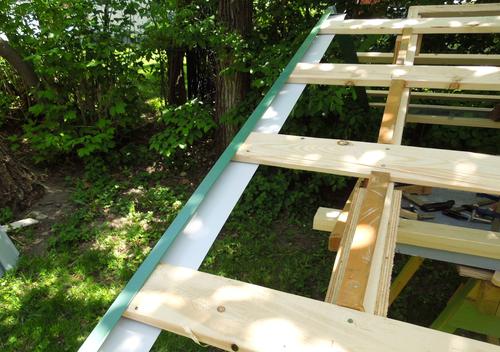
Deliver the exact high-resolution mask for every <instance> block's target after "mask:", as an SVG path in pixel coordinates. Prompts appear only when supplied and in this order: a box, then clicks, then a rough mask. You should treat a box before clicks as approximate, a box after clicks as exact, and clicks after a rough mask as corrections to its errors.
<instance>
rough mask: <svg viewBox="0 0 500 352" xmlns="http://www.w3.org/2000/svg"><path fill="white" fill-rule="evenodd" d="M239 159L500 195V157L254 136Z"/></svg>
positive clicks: (327, 140)
mask: <svg viewBox="0 0 500 352" xmlns="http://www.w3.org/2000/svg"><path fill="white" fill-rule="evenodd" d="M234 159H235V160H236V161H242V162H248V163H254V164H262V165H269V166H277V167H284V168H290V169H299V170H305V171H313V172H323V173H330V174H337V175H343V176H353V177H364V178H366V177H369V175H370V173H371V172H372V171H379V172H387V173H390V174H391V181H393V182H402V183H408V184H416V185H421V186H432V187H441V188H448V189H457V190H465V191H469V192H483V193H491V194H500V187H499V185H498V180H499V179H500V157H498V156H493V155H486V154H479V153H470V152H462V151H453V150H443V149H432V148H419V147H410V146H400V145H383V144H376V143H367V142H355V141H344V140H337V139H322V138H311V137H299V136H288V135H267V134H262V133H252V134H251V135H250V136H249V137H248V139H247V140H246V141H245V143H244V144H242V145H241V146H240V148H239V149H238V151H237V152H236V155H235V158H234Z"/></svg>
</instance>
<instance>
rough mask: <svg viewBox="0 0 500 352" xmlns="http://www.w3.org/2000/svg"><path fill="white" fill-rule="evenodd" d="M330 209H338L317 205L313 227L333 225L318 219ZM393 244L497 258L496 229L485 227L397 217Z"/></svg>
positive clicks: (499, 242)
mask: <svg viewBox="0 0 500 352" xmlns="http://www.w3.org/2000/svg"><path fill="white" fill-rule="evenodd" d="M331 212H340V210H338V209H331V208H321V212H320V210H319V209H318V211H317V212H316V215H315V227H313V229H314V230H317V231H325V232H330V231H331V229H332V226H333V224H332V221H331V220H326V219H324V218H322V215H321V214H328V213H331ZM400 217H402V216H401V215H400ZM342 221H345V220H343V219H338V220H337V222H342ZM397 243H399V244H408V245H415V246H419V247H424V248H431V249H438V250H443V251H448V252H456V253H462V254H470V255H475V256H479V257H487V258H493V259H500V232H495V231H489V230H478V229H471V228H466V227H460V226H452V225H446V224H437V223H433V222H427V221H418V220H410V219H404V218H401V219H400V221H399V225H398V237H397Z"/></svg>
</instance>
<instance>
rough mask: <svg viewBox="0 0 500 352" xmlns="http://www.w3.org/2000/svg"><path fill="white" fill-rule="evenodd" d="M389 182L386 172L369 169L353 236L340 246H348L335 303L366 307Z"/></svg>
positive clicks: (385, 221) (389, 195)
mask: <svg viewBox="0 0 500 352" xmlns="http://www.w3.org/2000/svg"><path fill="white" fill-rule="evenodd" d="M389 184H391V182H390V176H389V175H388V174H386V173H380V172H373V173H371V175H370V178H369V181H368V185H367V187H366V194H365V197H364V199H363V201H362V204H361V210H360V215H359V219H358V221H357V224H356V229H355V231H354V237H353V240H352V242H351V244H350V246H348V247H347V248H344V250H345V249H348V250H349V256H348V258H347V264H346V270H345V274H344V276H343V278H342V280H341V283H340V291H339V295H338V298H337V299H336V301H335V304H338V305H340V306H343V307H349V308H353V309H356V310H360V311H366V309H365V305H364V300H365V293H366V289H367V285H368V278H369V276H370V267H371V264H372V259H373V255H374V251H375V246H376V243H377V238H378V236H380V235H383V234H384V233H385V232H386V231H384V230H387V224H388V221H389V215H390V214H389V213H388V212H387V211H384V210H385V209H386V208H385V206H386V205H387V204H386V203H387V200H389V203H390V199H391V198H392V190H393V189H394V188H393V187H394V184H392V187H391V191H389ZM386 198H387V200H386ZM341 247H342V246H341ZM371 313H373V310H372V311H371Z"/></svg>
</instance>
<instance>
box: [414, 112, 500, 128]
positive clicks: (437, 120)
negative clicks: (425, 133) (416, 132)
mask: <svg viewBox="0 0 500 352" xmlns="http://www.w3.org/2000/svg"><path fill="white" fill-rule="evenodd" d="M406 122H407V123H423V124H427V125H443V126H462V127H476V128H500V121H493V120H491V119H488V118H484V117H455V116H443V115H424V114H408V115H406Z"/></svg>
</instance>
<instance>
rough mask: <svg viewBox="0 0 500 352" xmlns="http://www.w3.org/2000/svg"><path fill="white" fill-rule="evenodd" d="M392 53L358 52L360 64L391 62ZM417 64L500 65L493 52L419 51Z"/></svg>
mask: <svg viewBox="0 0 500 352" xmlns="http://www.w3.org/2000/svg"><path fill="white" fill-rule="evenodd" d="M393 56H394V54H393V53H383V52H373V51H372V52H358V53H357V57H358V61H359V63H360V64H390V63H393ZM415 64H417V65H445V66H447V65H455V66H456V65H464V66H481V65H485V66H500V55H493V54H434V53H420V54H418V55H416V56H415Z"/></svg>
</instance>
